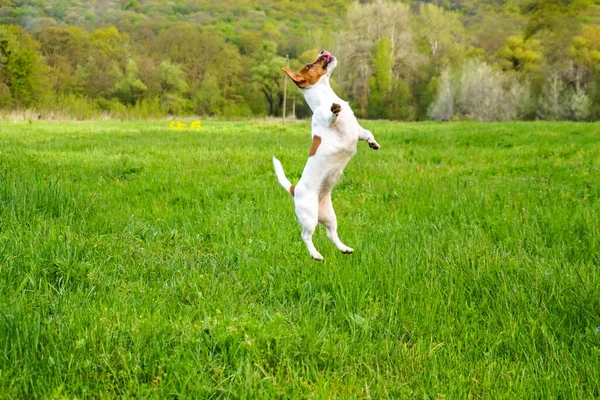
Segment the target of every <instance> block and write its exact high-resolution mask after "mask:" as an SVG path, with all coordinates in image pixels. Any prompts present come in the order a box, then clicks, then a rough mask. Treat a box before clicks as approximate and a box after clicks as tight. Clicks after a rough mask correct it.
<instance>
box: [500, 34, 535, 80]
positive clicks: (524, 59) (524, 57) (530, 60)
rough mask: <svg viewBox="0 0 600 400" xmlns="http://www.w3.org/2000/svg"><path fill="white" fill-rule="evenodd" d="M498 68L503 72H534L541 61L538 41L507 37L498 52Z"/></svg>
mask: <svg viewBox="0 0 600 400" xmlns="http://www.w3.org/2000/svg"><path fill="white" fill-rule="evenodd" d="M498 57H499V58H500V66H501V67H502V69H504V70H505V71H517V72H536V71H539V69H540V62H541V59H542V54H541V45H540V41H539V40H536V39H528V40H525V39H524V38H523V37H520V36H509V37H508V38H507V39H506V42H504V45H503V46H502V48H501V49H500V50H498Z"/></svg>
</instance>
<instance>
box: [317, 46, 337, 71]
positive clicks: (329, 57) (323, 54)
mask: <svg viewBox="0 0 600 400" xmlns="http://www.w3.org/2000/svg"><path fill="white" fill-rule="evenodd" d="M319 57H323V58H324V59H325V62H324V63H323V69H326V68H327V66H328V65H329V63H330V62H331V60H332V59H333V58H334V57H333V56H332V55H331V53H330V52H328V51H327V50H323V51H322V52H321V53H320V54H319Z"/></svg>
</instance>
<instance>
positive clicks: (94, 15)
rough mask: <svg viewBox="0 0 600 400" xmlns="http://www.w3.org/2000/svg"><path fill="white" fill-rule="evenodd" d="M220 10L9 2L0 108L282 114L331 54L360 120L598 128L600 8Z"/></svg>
mask: <svg viewBox="0 0 600 400" xmlns="http://www.w3.org/2000/svg"><path fill="white" fill-rule="evenodd" d="M213 3H214V2H210V1H204V0H195V1H194V0H187V1H184V0H176V1H170V2H164V1H158V0H147V1H141V0H140V1H136V0H131V1H117V0H111V1H99V0H98V1H89V2H84V1H66V0H36V1H25V0H21V1H16V0H0V109H4V110H15V109H18V110H22V109H36V110H39V112H40V114H41V115H50V114H51V113H58V114H61V115H65V116H71V117H74V118H94V117H98V116H101V115H102V114H109V115H112V116H114V117H119V118H157V117H161V116H165V115H178V116H179V115H180V116H185V115H200V116H222V117H229V118H231V117H251V116H266V115H272V116H280V115H281V112H282V109H283V101H284V94H283V87H284V84H283V82H284V79H285V77H284V74H283V73H282V72H281V68H282V67H284V66H285V65H286V64H289V65H290V67H291V68H292V69H293V68H300V67H301V66H302V65H303V64H304V63H307V62H310V61H312V60H313V59H314V57H316V55H317V53H318V51H319V50H321V49H328V50H330V51H332V52H333V53H334V54H336V55H337V56H338V58H339V60H340V64H339V67H338V69H337V70H336V72H335V74H334V76H333V78H332V82H333V85H334V88H335V89H336V91H337V92H338V93H339V94H340V95H341V96H342V97H344V98H347V99H348V100H349V101H350V102H351V103H352V104H353V107H354V109H355V111H356V113H357V114H358V115H359V116H360V117H363V118H375V119H393V120H409V121H410V120H425V119H437V120H453V119H474V120H514V119H528V120H531V119H547V120H562V119H570V120H583V121H585V120H598V119H600V1H596V2H594V1H592V0H576V1H566V0H525V1H516V0H473V1H466V0H440V1H384V0H374V1H361V2H345V1H342V0H335V1H331V0H330V1H322V0H318V1H313V2H311V3H310V5H308V4H304V3H298V2H292V1H287V0H282V1H277V0H263V1H252V0H241V1H233V0H227V1H220V2H218V3H215V4H213ZM287 98H288V100H287V101H288V103H287V107H286V108H287V110H288V112H294V113H295V114H296V116H298V117H305V116H307V115H310V110H309V109H308V108H307V106H306V105H305V104H304V102H303V100H302V99H301V96H300V95H299V93H298V92H297V90H296V89H295V88H290V91H289V92H288V96H287Z"/></svg>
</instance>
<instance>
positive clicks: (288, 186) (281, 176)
mask: <svg viewBox="0 0 600 400" xmlns="http://www.w3.org/2000/svg"><path fill="white" fill-rule="evenodd" d="M273 167H274V168H275V175H277V179H278V180H279V183H280V184H281V186H283V188H284V189H285V190H287V191H288V192H289V194H291V195H292V196H293V195H294V185H292V182H290V180H289V179H288V178H287V177H286V176H285V172H283V165H281V162H280V161H279V160H278V159H276V158H275V157H273Z"/></svg>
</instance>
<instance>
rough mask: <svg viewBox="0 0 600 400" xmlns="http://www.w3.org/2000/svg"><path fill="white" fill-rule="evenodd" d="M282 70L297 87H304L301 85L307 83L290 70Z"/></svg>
mask: <svg viewBox="0 0 600 400" xmlns="http://www.w3.org/2000/svg"><path fill="white" fill-rule="evenodd" d="M282 70H283V72H285V73H286V74H287V76H289V77H290V79H291V80H293V81H294V83H295V84H296V85H298V86H300V87H302V86H301V85H302V84H303V83H304V82H306V79H304V78H303V77H302V76H301V75H300V74H297V73H295V72H293V71H292V70H290V69H289V68H282Z"/></svg>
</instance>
